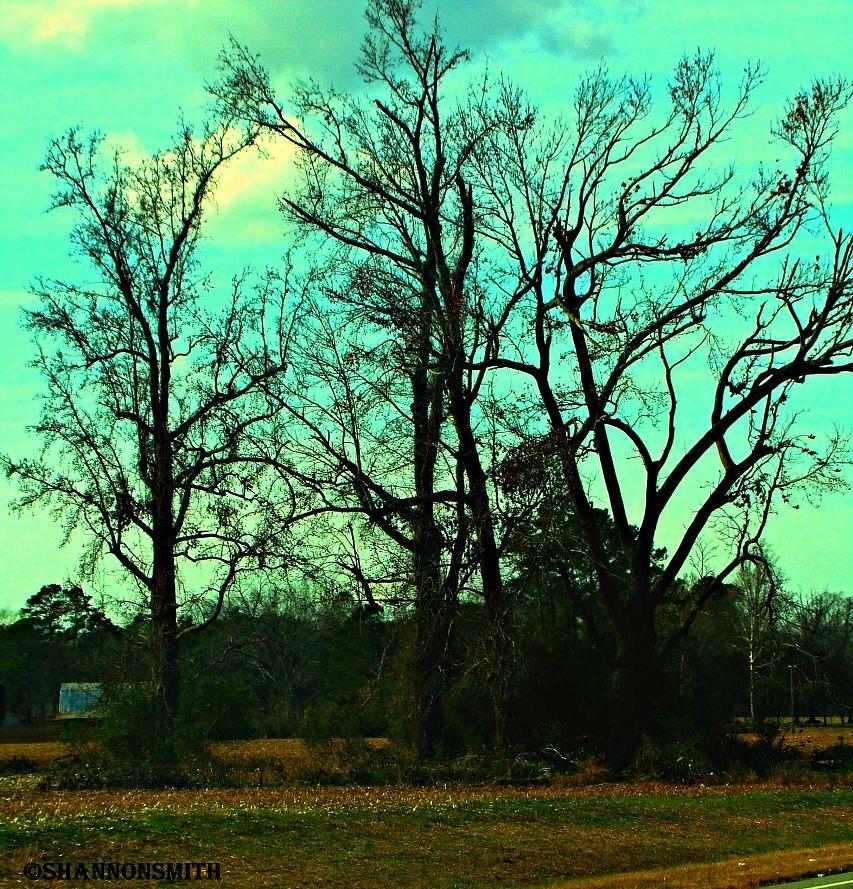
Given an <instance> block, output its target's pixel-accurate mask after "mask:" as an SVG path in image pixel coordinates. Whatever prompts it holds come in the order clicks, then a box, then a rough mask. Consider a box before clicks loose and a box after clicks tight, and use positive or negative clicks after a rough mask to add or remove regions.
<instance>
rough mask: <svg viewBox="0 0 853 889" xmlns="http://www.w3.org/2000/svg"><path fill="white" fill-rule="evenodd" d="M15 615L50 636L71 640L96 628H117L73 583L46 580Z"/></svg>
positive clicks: (89, 597)
mask: <svg viewBox="0 0 853 889" xmlns="http://www.w3.org/2000/svg"><path fill="white" fill-rule="evenodd" d="M19 617H20V619H21V620H26V621H29V622H30V623H31V624H32V625H33V626H34V627H35V628H36V629H38V630H39V632H41V633H42V635H44V636H45V637H52V638H54V639H60V638H61V639H65V640H68V641H74V640H76V639H78V638H79V637H80V636H84V635H86V634H87V633H91V632H94V631H95V630H97V629H100V628H109V629H111V630H113V631H116V632H118V628H117V627H116V626H115V625H114V624H113V623H112V621H110V620H109V618H107V616H106V615H105V614H104V613H103V611H101V610H100V609H99V608H97V607H96V606H94V605H93V604H92V597H91V596H89V595H87V594H86V593H84V592H83V590H82V588H81V587H79V586H76V585H72V586H62V585H61V584H58V583H51V584H46V585H45V586H43V587H42V588H41V589H40V590H39V591H38V592H37V593H34V594H33V595H32V596H30V597H29V599H27V602H26V605H24V607H23V608H22V609H21V611H20V615H19Z"/></svg>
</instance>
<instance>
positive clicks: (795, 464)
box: [474, 54, 853, 766]
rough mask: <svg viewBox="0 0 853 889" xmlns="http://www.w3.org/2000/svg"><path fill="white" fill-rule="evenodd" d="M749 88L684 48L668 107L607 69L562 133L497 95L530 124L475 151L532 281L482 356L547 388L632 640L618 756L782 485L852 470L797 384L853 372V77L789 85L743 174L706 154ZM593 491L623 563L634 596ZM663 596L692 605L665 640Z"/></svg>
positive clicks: (562, 446)
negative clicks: (793, 90)
mask: <svg viewBox="0 0 853 889" xmlns="http://www.w3.org/2000/svg"><path fill="white" fill-rule="evenodd" d="M758 80H759V73H758V72H757V71H756V70H755V69H752V68H748V69H747V70H746V72H745V75H744V79H743V82H742V84H741V89H740V92H739V94H738V95H737V96H736V97H735V98H734V99H733V100H732V102H731V104H730V105H729V106H728V107H726V103H725V102H724V101H723V99H722V98H721V90H720V83H719V77H718V74H717V72H716V71H715V69H714V66H713V61H712V58H711V57H710V56H708V55H703V54H698V55H697V56H695V57H694V58H685V59H683V60H682V61H681V62H680V63H679V65H678V66H677V68H676V70H675V74H674V76H673V78H672V80H671V82H670V87H669V107H668V108H667V109H665V110H664V112H663V114H660V115H658V116H655V114H654V109H653V104H652V93H651V88H650V85H649V83H648V82H647V81H643V80H634V79H630V78H621V79H614V78H611V77H610V76H609V75H608V74H607V72H606V70H604V69H600V70H598V71H597V72H594V73H593V74H592V75H590V76H588V77H586V78H585V79H583V80H582V81H581V83H580V85H579V86H578V88H577V90H576V93H575V98H574V106H573V115H572V118H571V120H570V122H569V123H567V124H563V123H561V124H560V125H559V126H556V127H553V126H550V125H547V124H545V125H542V124H540V123H539V122H538V120H537V115H536V112H535V109H530V108H529V106H527V105H526V102H525V99H524V97H523V96H522V95H521V94H520V93H519V92H518V91H515V90H512V89H510V88H505V89H504V92H503V96H502V100H501V102H500V104H499V106H498V108H497V110H496V111H493V112H492V113H498V114H503V115H504V116H506V117H508V118H510V119H514V120H517V121H519V126H517V127H516V128H515V130H514V131H509V130H507V129H506V128H503V129H501V130H495V131H492V132H493V133H494V136H493V138H491V139H487V140H484V141H483V142H481V143H480V144H479V146H478V150H476V151H475V152H474V156H475V158H476V161H477V163H478V166H479V169H480V177H479V182H480V184H481V185H482V187H483V188H484V189H485V190H486V191H487V192H488V193H489V200H488V203H487V205H486V207H485V208H484V209H485V211H486V212H487V214H488V216H487V220H488V224H489V225H490V226H491V236H492V238H493V240H494V241H495V243H496V244H498V245H499V246H500V248H501V249H502V250H503V251H504V252H505V253H506V254H508V255H510V256H512V257H514V263H515V267H516V269H517V274H518V277H519V282H520V284H519V286H518V287H517V288H516V294H517V297H516V299H515V301H514V303H513V308H512V311H513V312H514V313H515V315H516V323H515V324H514V325H513V326H511V327H507V326H504V328H503V330H502V336H500V337H498V336H497V335H495V336H493V337H492V339H493V341H494V342H495V343H496V346H497V347H499V354H497V355H496V356H493V357H491V358H490V362H491V366H492V367H493V368H495V369H496V370H501V369H509V370H513V371H516V372H517V373H520V374H523V375H526V377H528V378H529V379H530V382H531V384H532V385H531V388H532V389H533V391H535V392H536V393H537V394H538V397H539V401H540V405H541V416H542V417H543V420H544V422H543V423H542V426H541V427H540V429H539V437H538V438H536V439H535V441H536V442H537V447H538V448H539V450H540V452H541V453H542V454H546V453H552V454H555V455H559V458H560V460H561V461H562V466H563V471H564V473H565V476H566V479H567V483H568V486H569V489H570V492H571V497H572V502H573V508H574V510H575V511H576V513H577V515H578V517H579V519H580V521H581V524H582V527H583V529H584V534H585V538H586V541H587V545H588V547H589V550H590V552H591V554H592V556H593V559H594V560H595V563H596V567H597V577H598V584H599V587H600V594H601V597H602V599H603V601H604V603H605V605H606V608H607V611H608V614H609V616H610V620H611V621H612V623H613V626H614V629H615V632H616V635H617V638H618V640H619V652H618V656H617V660H616V664H615V669H616V680H617V685H618V689H619V693H618V696H617V697H618V700H617V712H616V716H615V719H614V730H613V743H614V748H613V751H612V754H613V762H614V763H615V764H616V765H617V766H623V765H625V764H626V763H627V762H629V761H630V760H631V759H632V758H633V755H634V753H635V752H636V750H637V747H638V745H639V743H640V738H641V735H642V733H643V731H644V730H645V729H646V728H647V727H648V726H649V722H650V718H651V715H652V712H653V708H652V702H653V700H654V690H655V687H656V675H657V669H658V665H659V664H660V663H661V661H662V659H663V658H664V657H665V656H666V654H667V653H668V652H669V651H670V650H671V649H672V647H673V646H674V645H675V644H676V643H677V641H678V640H679V639H681V638H682V637H683V636H684V635H685V634H686V633H687V632H688V631H689V629H690V627H691V625H692V623H693V622H694V620H695V618H696V616H697V615H698V614H699V613H700V612H701V611H702V609H703V606H704V604H705V603H706V602H707V601H708V598H709V597H710V596H711V595H713V594H714V592H715V591H717V590H719V588H720V585H721V584H722V583H723V581H724V580H725V578H726V577H727V576H729V575H730V573H731V572H732V571H734V570H735V569H736V568H737V566H738V565H740V564H742V562H743V560H744V558H745V557H747V556H748V555H749V554H750V553H751V552H752V551H753V549H754V547H755V546H756V543H757V541H758V540H759V538H760V536H761V534H762V532H763V530H764V527H765V525H766V522H767V519H768V516H769V514H770V511H771V509H772V508H773V505H774V504H775V503H776V501H777V500H778V498H780V497H781V498H785V499H790V498H795V497H796V493H795V492H797V491H798V490H801V489H802V488H804V487H806V488H810V489H811V490H812V491H817V490H827V489H830V490H831V489H833V488H834V487H836V486H837V485H838V484H839V483H840V479H839V472H840V470H839V468H838V463H839V460H840V457H841V454H842V445H843V442H842V440H841V439H840V437H838V436H836V437H832V438H830V439H829V440H828V441H827V442H826V443H825V447H823V449H822V450H820V451H819V450H818V449H817V446H816V445H815V444H812V441H813V440H814V438H815V436H814V435H813V434H812V433H811V431H810V430H808V429H803V428H802V425H801V424H798V423H797V422H796V420H797V413H796V411H792V410H790V406H791V404H792V403H793V402H794V400H795V399H794V396H795V393H796V390H797V387H798V386H799V385H800V384H802V383H803V382H804V381H805V380H806V379H808V378H810V377H819V376H827V375H835V374H841V373H844V372H846V371H849V370H851V369H853V362H851V354H853V326H852V325H853V300H851V272H853V265H851V260H853V241H851V238H850V236H849V235H845V234H844V233H843V232H841V231H838V230H836V229H835V228H834V227H833V226H832V224H831V221H830V215H829V209H828V184H827V178H826V173H825V160H826V156H827V152H828V149H829V145H830V142H831V139H832V136H833V134H834V132H835V119H836V117H837V115H838V113H839V112H840V110H841V109H842V108H843V107H844V106H845V104H846V103H847V101H848V98H849V95H850V90H849V87H848V85H847V84H846V83H844V82H842V81H840V80H829V81H815V82H814V84H813V85H812V87H811V88H810V89H809V90H808V91H807V92H804V93H802V94H800V95H798V96H797V97H795V99H794V100H793V101H792V102H791V103H790V104H789V105H788V106H787V107H786V109H785V112H784V115H783V117H782V119H781V121H780V123H779V124H778V126H777V127H776V128H775V129H774V132H773V135H774V136H775V139H776V142H777V145H778V147H777V148H776V149H775V152H774V153H778V154H780V155H784V157H783V158H781V159H780V160H779V161H778V163H779V165H780V166H779V167H778V169H777V170H776V171H775V172H772V173H771V172H769V171H768V170H766V169H764V168H760V169H759V171H758V172H757V174H755V175H754V176H753V177H752V179H751V181H746V182H741V183H740V184H738V177H737V173H736V171H735V169H734V168H733V167H732V166H730V165H729V166H724V167H722V168H721V169H718V170H717V171H716V172H714V169H713V166H712V165H711V161H712V159H713V158H714V157H715V154H716V152H717V150H718V149H719V147H720V143H721V142H722V140H723V139H724V138H725V137H726V136H727V135H728V133H729V132H730V131H731V130H732V128H733V127H734V126H735V125H736V123H737V121H738V120H739V118H741V117H742V116H743V115H744V114H745V112H746V108H747V101H748V99H749V96H750V94H751V93H752V91H753V89H754V87H755V85H756V84H757V82H758ZM507 133H509V135H507ZM817 231H822V233H823V234H822V240H821V241H819V242H818V245H819V246H818V250H819V251H820V250H821V249H823V248H824V247H825V246H827V245H828V248H829V249H828V256H826V255H824V256H823V257H822V258H821V256H820V255H819V256H818V257H817V258H815V257H814V253H815V247H814V246H813V244H814V241H812V242H811V243H810V240H809V239H810V233H812V232H817ZM804 251H810V259H809V260H808V261H806V260H805V259H804V258H802V254H803V252H804ZM825 252H826V251H824V253H825ZM510 333H511V334H513V335H512V336H509V335H508V334H510ZM703 357H704V359H705V360H706V361H707V364H706V365H705V366H704V367H702V359H703ZM691 371H692V372H693V377H692V380H691V378H690V377H689V376H688V373H689V372H691ZM703 383H704V384H705V385H703ZM700 399H706V401H705V402H704V406H703V407H702V408H700V407H699V403H700ZM700 412H701V414H702V415H703V416H704V417H705V420H704V422H703V424H702V425H701V427H700V428H699V429H698V430H697V429H696V426H695V419H696V417H697V415H698V414H700ZM546 432H547V434H545V433H546ZM703 483H704V485H705V488H704V490H703V489H702V487H701V485H702V484H703ZM697 489H698V492H697ZM685 496H689V497H690V499H691V502H692V507H691V518H690V519H689V520H688V521H687V523H686V526H685V527H684V530H683V533H682V534H681V536H680V537H679V538H678V539H677V540H676V542H675V545H674V546H673V547H672V548H671V551H670V552H669V553H668V555H667V558H666V560H665V562H664V564H663V567H662V568H661V569H660V570H653V558H652V554H653V552H654V551H655V549H656V548H657V547H659V546H660V535H661V520H662V518H663V517H664V515H665V513H667V511H671V510H672V509H673V508H674V507H673V504H675V503H676V501H678V500H679V499H681V498H682V497H685ZM596 497H599V498H601V497H603V498H605V499H606V502H607V503H608V505H609V508H610V512H611V514H612V517H613V520H614V522H615V525H616V531H617V534H618V538H619V542H620V548H621V550H622V552H623V554H624V557H625V559H627V562H628V564H629V565H630V569H631V578H632V582H631V585H630V590H629V591H628V592H627V593H626V592H620V590H619V588H618V585H617V584H616V582H615V578H614V576H613V573H612V572H611V570H610V568H609V559H608V556H607V552H606V549H605V547H604V545H603V539H604V532H603V528H602V526H601V523H600V521H598V520H597V518H596V512H595V505H594V501H595V498H596ZM632 500H633V502H639V507H638V509H636V516H635V517H634V516H632V515H631V506H630V504H631V502H632ZM632 518H633V519H634V520H633V521H632ZM709 534H713V535H714V538H715V545H716V547H717V552H718V556H719V558H718V561H717V564H716V565H715V567H714V570H713V572H712V573H711V574H710V575H709V576H708V572H707V571H706V570H703V571H702V572H701V573H702V574H703V575H705V576H708V579H707V581H706V582H705V583H704V584H702V585H701V586H700V587H699V588H697V589H696V590H694V591H693V592H692V593H691V594H689V595H686V596H685V594H684V593H683V591H682V590H681V589H680V586H679V584H678V583H677V578H678V576H679V573H680V572H681V571H682V570H683V569H684V568H685V566H686V565H688V564H689V560H690V559H691V558H692V557H693V556H695V554H696V552H697V544H699V543H701V541H702V539H703V535H704V539H705V540H706V542H707V541H708V535H709ZM666 604H671V605H674V606H675V607H676V609H677V611H678V613H680V615H681V617H680V620H679V621H678V622H677V625H676V627H675V628H674V629H673V630H672V632H669V633H668V634H667V636H666V638H659V637H658V625H657V620H656V618H657V616H658V614H659V612H660V609H661V608H662V606H664V605H666Z"/></svg>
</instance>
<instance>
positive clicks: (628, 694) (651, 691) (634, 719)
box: [607, 609, 659, 774]
mask: <svg viewBox="0 0 853 889" xmlns="http://www.w3.org/2000/svg"><path fill="white" fill-rule="evenodd" d="M637 612H639V613H635V617H634V620H633V621H632V622H631V625H630V627H626V628H625V629H624V630H623V631H622V632H621V633H620V635H621V638H620V640H619V650H618V654H617V661H616V670H615V674H614V680H615V701H614V711H613V718H612V720H611V725H610V737H609V738H608V745H607V747H608V749H607V754H608V763H609V765H610V767H611V769H613V771H614V772H616V773H617V774H619V773H622V772H624V771H625V769H627V768H628V767H629V766H630V765H631V764H632V763H633V762H634V760H635V759H636V757H637V753H638V752H639V750H640V747H641V745H642V742H643V736H644V735H645V734H646V732H647V731H648V730H649V729H650V728H651V723H652V716H653V714H654V706H655V695H656V691H657V688H658V679H659V676H658V667H657V663H656V658H655V655H656V642H657V634H656V631H655V626H654V614H653V613H643V609H637Z"/></svg>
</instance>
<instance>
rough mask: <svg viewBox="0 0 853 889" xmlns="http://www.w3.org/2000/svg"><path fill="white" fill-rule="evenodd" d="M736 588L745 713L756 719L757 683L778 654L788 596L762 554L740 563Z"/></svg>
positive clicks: (736, 628)
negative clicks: (744, 664) (742, 659)
mask: <svg viewBox="0 0 853 889" xmlns="http://www.w3.org/2000/svg"><path fill="white" fill-rule="evenodd" d="M735 587H736V590H735V591H734V593H733V599H734V609H733V613H732V616H731V623H732V628H733V630H734V633H735V637H736V639H737V641H738V644H739V647H741V648H742V651H743V655H744V657H745V660H746V668H747V713H748V714H749V716H750V718H751V719H755V717H756V714H757V712H758V711H757V709H756V684H757V682H758V679H759V678H760V677H761V676H762V675H763V674H764V673H766V671H767V670H768V669H769V668H771V667H772V666H773V664H774V662H775V661H776V659H777V658H778V656H779V648H780V644H781V639H780V629H781V621H782V618H783V616H784V614H785V612H786V610H787V604H788V598H787V596H786V595H785V593H784V590H783V589H782V587H781V582H780V577H779V570H778V568H777V567H776V566H775V563H774V562H773V561H770V560H768V559H767V558H766V557H764V556H762V557H761V558H760V559H757V560H756V561H754V562H746V563H745V564H743V565H741V567H740V568H739V569H738V571H737V574H736V575H735Z"/></svg>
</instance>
